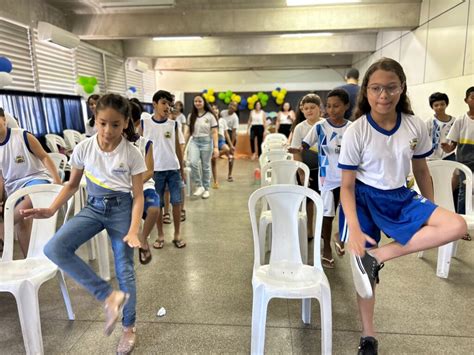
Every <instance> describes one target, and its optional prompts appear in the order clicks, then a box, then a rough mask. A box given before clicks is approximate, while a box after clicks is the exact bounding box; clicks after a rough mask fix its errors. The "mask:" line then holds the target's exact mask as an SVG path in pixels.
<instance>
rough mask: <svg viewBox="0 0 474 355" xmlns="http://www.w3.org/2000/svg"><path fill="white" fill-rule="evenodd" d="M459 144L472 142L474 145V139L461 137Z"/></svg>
mask: <svg viewBox="0 0 474 355" xmlns="http://www.w3.org/2000/svg"><path fill="white" fill-rule="evenodd" d="M459 144H471V145H474V140H472V139H467V138H461V139H460V140H459Z"/></svg>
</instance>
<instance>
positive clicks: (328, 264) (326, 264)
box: [321, 256, 334, 269]
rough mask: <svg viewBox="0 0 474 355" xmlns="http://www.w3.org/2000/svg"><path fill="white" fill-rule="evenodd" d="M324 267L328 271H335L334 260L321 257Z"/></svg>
mask: <svg viewBox="0 0 474 355" xmlns="http://www.w3.org/2000/svg"><path fill="white" fill-rule="evenodd" d="M321 260H322V264H323V267H324V268H326V269H334V259H328V258H325V257H324V256H322V257H321Z"/></svg>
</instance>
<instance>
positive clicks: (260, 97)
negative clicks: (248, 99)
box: [257, 91, 263, 99]
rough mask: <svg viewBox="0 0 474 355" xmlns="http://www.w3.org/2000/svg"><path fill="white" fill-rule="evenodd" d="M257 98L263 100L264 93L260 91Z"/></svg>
mask: <svg viewBox="0 0 474 355" xmlns="http://www.w3.org/2000/svg"><path fill="white" fill-rule="evenodd" d="M257 97H258V98H259V99H262V97H263V92H261V91H260V92H259V93H258V94H257Z"/></svg>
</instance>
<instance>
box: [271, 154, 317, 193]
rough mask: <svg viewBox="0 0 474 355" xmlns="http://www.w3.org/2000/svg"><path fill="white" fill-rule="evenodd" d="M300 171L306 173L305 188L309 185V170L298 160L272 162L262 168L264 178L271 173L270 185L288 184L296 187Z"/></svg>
mask: <svg viewBox="0 0 474 355" xmlns="http://www.w3.org/2000/svg"><path fill="white" fill-rule="evenodd" d="M298 169H302V170H303V172H304V181H303V186H306V187H307V186H308V184H309V168H308V166H307V165H306V164H305V163H302V162H300V161H297V160H275V161H271V162H269V163H267V164H265V166H264V167H263V168H262V176H267V174H268V172H270V181H267V182H269V185H277V184H288V185H296V182H297V181H296V175H297V173H298Z"/></svg>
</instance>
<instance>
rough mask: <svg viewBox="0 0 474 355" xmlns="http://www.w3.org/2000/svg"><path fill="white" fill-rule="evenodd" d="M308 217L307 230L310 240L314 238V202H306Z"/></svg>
mask: <svg viewBox="0 0 474 355" xmlns="http://www.w3.org/2000/svg"><path fill="white" fill-rule="evenodd" d="M306 216H307V218H308V220H307V228H308V238H314V203H313V201H307V202H306Z"/></svg>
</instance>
